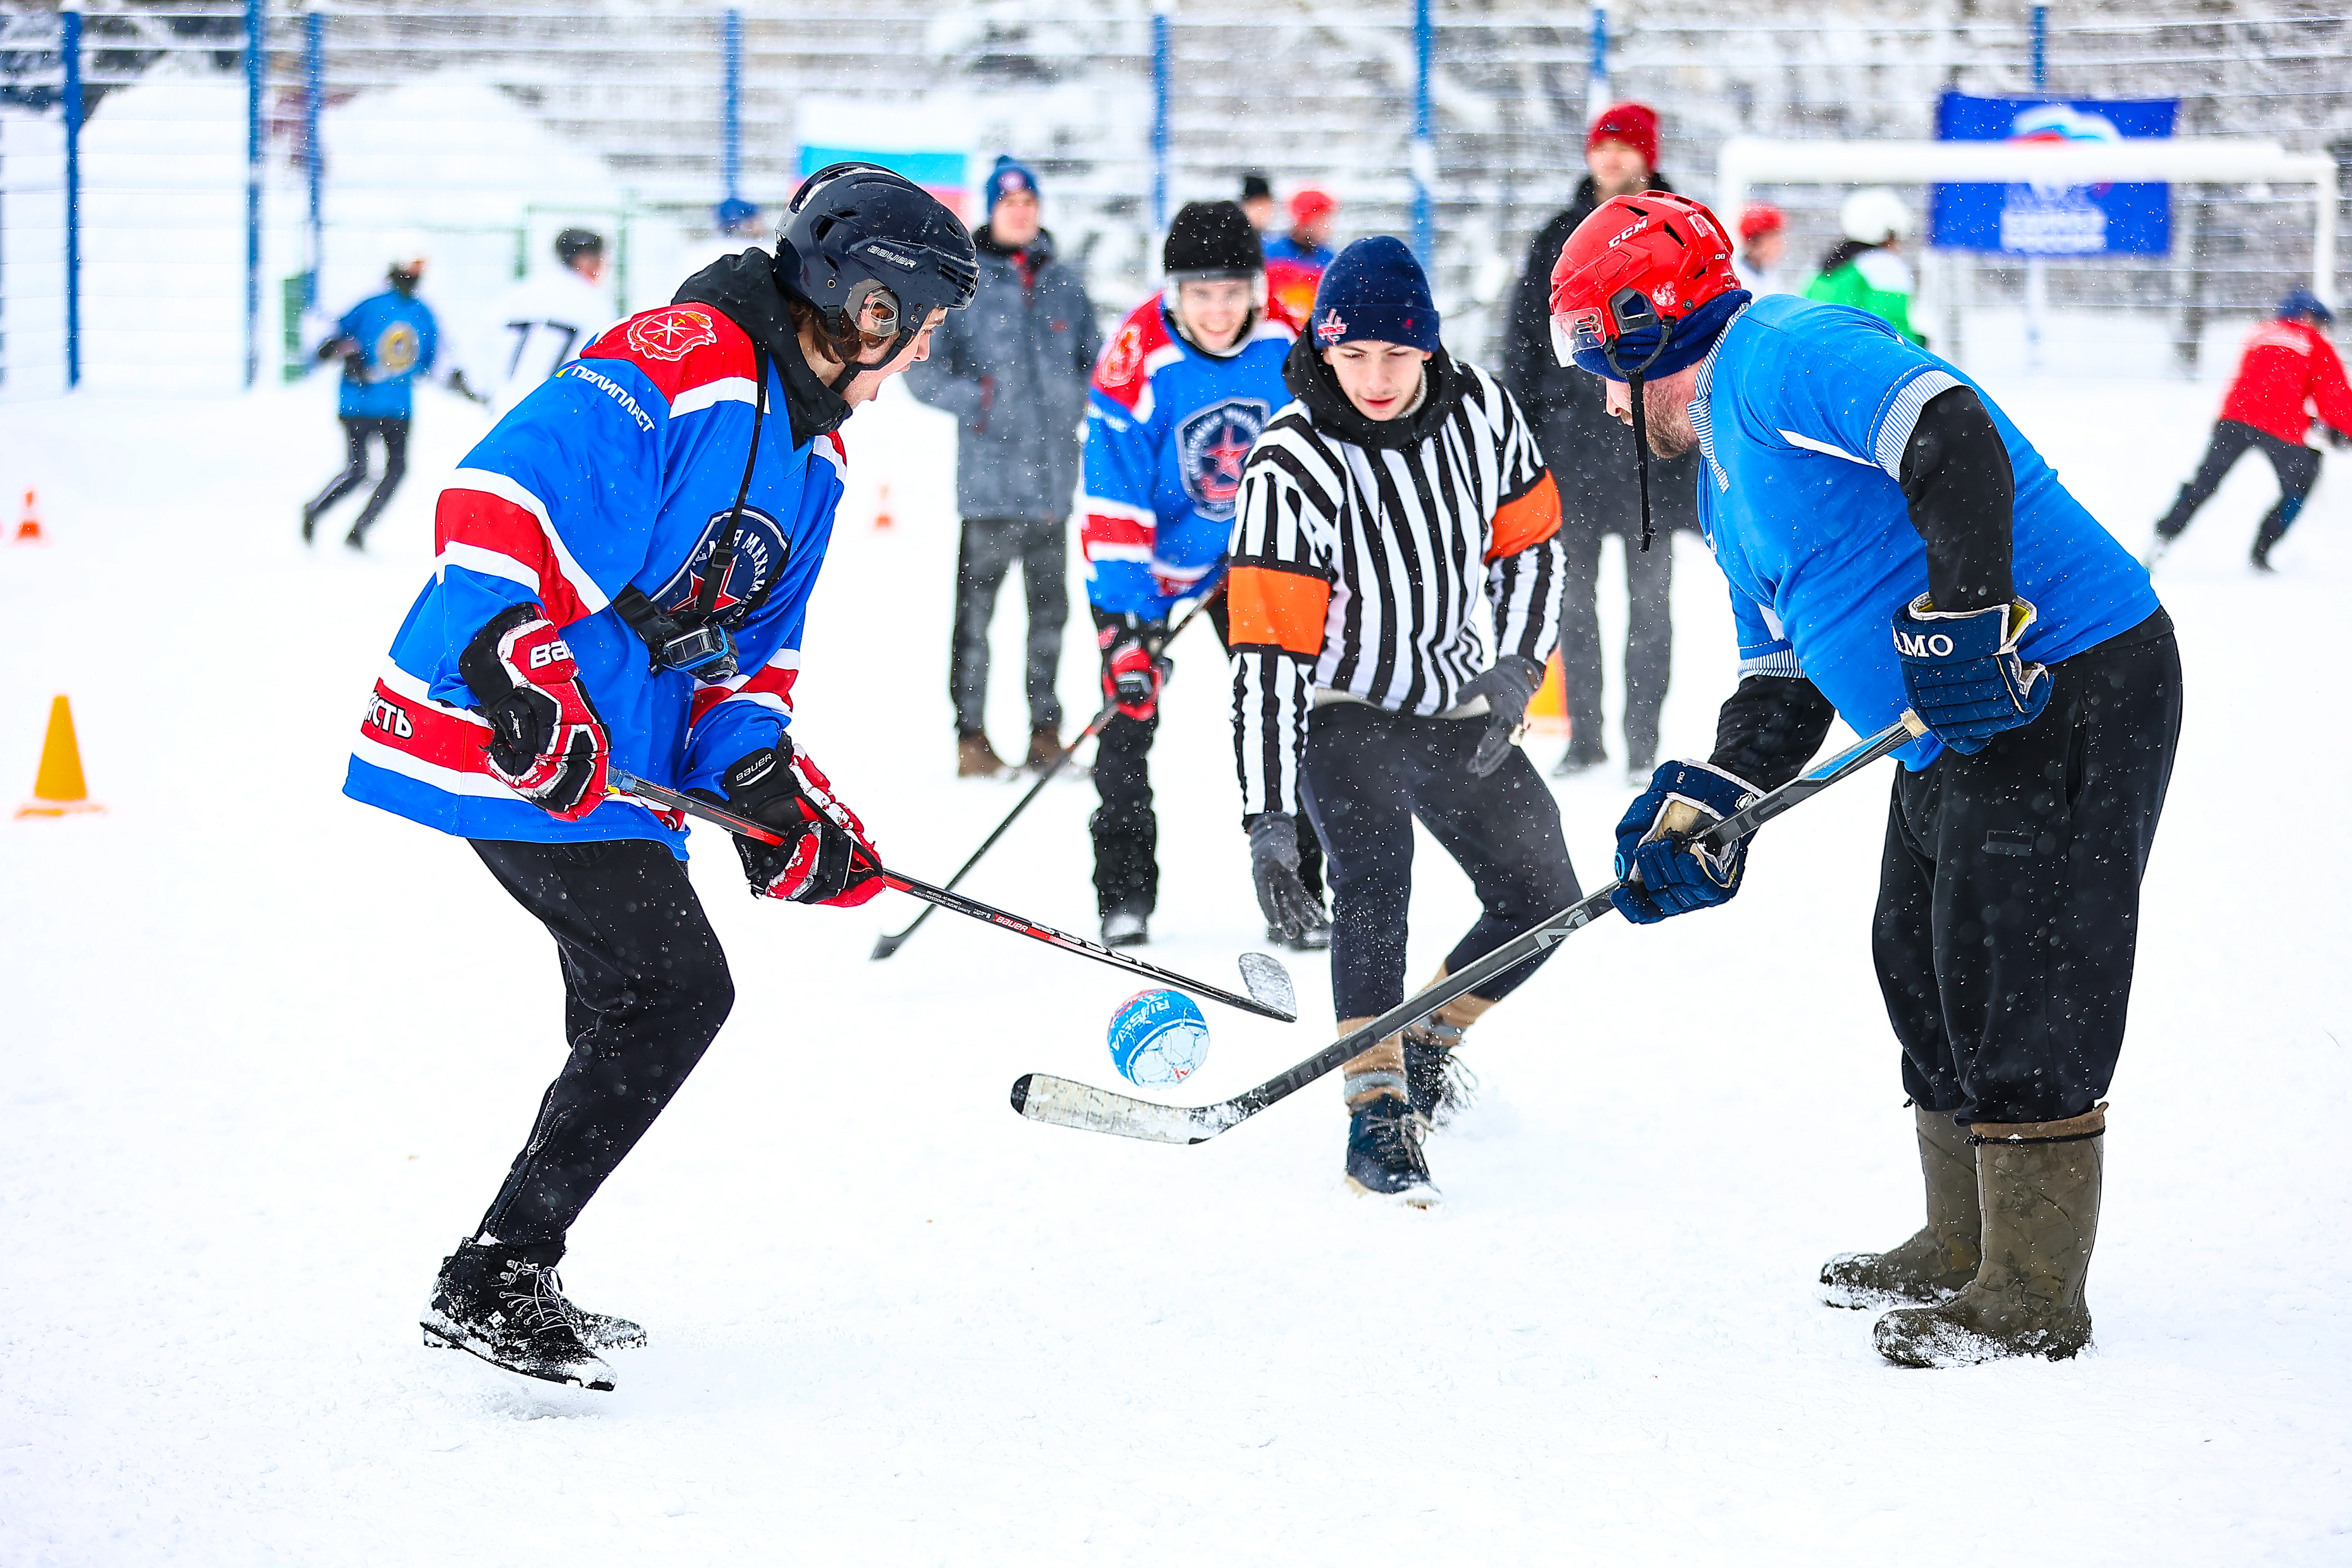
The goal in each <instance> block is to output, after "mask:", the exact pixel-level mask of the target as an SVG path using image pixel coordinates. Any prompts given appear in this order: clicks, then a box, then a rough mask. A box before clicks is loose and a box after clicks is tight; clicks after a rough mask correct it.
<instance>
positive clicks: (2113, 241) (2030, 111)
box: [1927, 92, 2180, 256]
mask: <svg viewBox="0 0 2352 1568" xmlns="http://www.w3.org/2000/svg"><path fill="white" fill-rule="evenodd" d="M2179 107H2180V100H2179V99H2170V98H2159V99H2105V100H2101V99H2074V100H2072V101H2068V100H2063V99H2046V98H1969V97H1968V96H1967V95H1965V94H1962V93H1957V92H1948V93H1946V94H1944V96H1943V98H1942V99H1941V100H1940V101H1939V102H1938V103H1937V106H1936V136H1937V140H1938V141H2020V142H2023V141H2124V140H2126V139H2133V140H2138V139H2142V138H2164V137H2169V136H2170V135H2171V134H2172V121H2173V118H2174V115H2175V113H2176V111H2178V110H2179ZM1927 235H1928V243H1930V244H1932V245H1935V246H1940V247H1942V248H1944V249H1947V250H1981V251H1992V252H1995V253H1997V254H2000V255H2002V256H2126V255H2129V256H2162V255H2164V254H2165V253H2166V252H2168V251H2169V250H2170V249H2171V248H2172V187H2171V186H2170V185H2167V184H2121V185H2040V184H2033V183H2024V182H2021V183H2016V184H2008V185H1978V184H1965V185H1957V184H1956V185H1937V187H1936V188H1935V194H1934V197H1933V200H1932V201H1931V203H1930V208H1929V222H1928V230H1927Z"/></svg>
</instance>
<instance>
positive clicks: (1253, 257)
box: [1160, 202, 1265, 277]
mask: <svg viewBox="0 0 2352 1568" xmlns="http://www.w3.org/2000/svg"><path fill="white" fill-rule="evenodd" d="M1160 270H1162V271H1163V272H1165V273H1167V274H1168V276H1169V277H1254V276H1255V275H1256V274H1258V273H1261V272H1264V271H1265V246H1263V245H1261V244H1260V243H1259V241H1258V237H1257V230H1255V229H1254V228H1252V227H1251V226H1250V221H1249V216H1248V214H1245V213H1244V212H1243V211H1242V209H1241V207H1240V205H1239V204H1236V203H1234V202H1187V203H1185V204H1184V205H1183V207H1182V208H1181V209H1180V210H1179V211H1178V213H1177V214H1176V221H1175V222H1174V223H1172V224H1170V225H1168V243H1167V244H1166V245H1164V246H1160Z"/></svg>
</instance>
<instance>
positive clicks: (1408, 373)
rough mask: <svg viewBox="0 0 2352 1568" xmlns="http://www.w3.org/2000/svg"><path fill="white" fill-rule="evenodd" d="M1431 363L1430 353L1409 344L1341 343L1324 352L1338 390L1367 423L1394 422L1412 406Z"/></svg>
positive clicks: (1324, 358)
mask: <svg viewBox="0 0 2352 1568" xmlns="http://www.w3.org/2000/svg"><path fill="white" fill-rule="evenodd" d="M1428 359H1429V350H1426V349H1416V348H1413V347H1412V346H1411V345H1410V344H1406V343H1381V342H1372V341H1363V342H1355V343H1342V344H1340V345H1339V347H1338V348H1336V349H1326V350H1323V362H1324V363H1325V364H1328V365H1329V366H1330V367H1331V373H1332V374H1333V375H1334V376H1336V377H1338V378H1339V390H1340V391H1341V392H1346V393H1347V394H1348V401H1349V402H1351V403H1353V404H1355V407H1356V412H1357V413H1360V414H1362V415H1363V416H1364V417H1365V418H1366V419H1383V420H1385V419H1394V418H1396V416H1397V415H1399V414H1401V413H1403V412H1404V411H1405V410H1406V409H1407V408H1408V407H1410V406H1412V394H1413V393H1414V392H1419V391H1420V390H1421V367H1422V366H1423V364H1424V363H1426V362H1427V361H1428Z"/></svg>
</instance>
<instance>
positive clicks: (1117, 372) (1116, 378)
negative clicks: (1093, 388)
mask: <svg viewBox="0 0 2352 1568" xmlns="http://www.w3.org/2000/svg"><path fill="white" fill-rule="evenodd" d="M1142 368H1143V329H1142V328H1141V327H1139V326H1138V325H1137V324H1136V323H1134V322H1132V321H1129V323H1128V324H1127V325H1126V326H1124V327H1121V328H1120V329H1118V336H1117V337H1115V338H1113V339H1112V340H1110V351H1109V352H1108V353H1107V354H1105V355H1104V356H1103V362H1102V382H1103V385H1105V386H1107V387H1123V386H1125V385H1126V384H1127V383H1128V382H1131V381H1133V380H1134V379H1135V372H1136V371H1139V370H1141V369H1142Z"/></svg>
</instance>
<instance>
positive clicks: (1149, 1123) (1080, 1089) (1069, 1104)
mask: <svg viewBox="0 0 2352 1568" xmlns="http://www.w3.org/2000/svg"><path fill="white" fill-rule="evenodd" d="M1926 733H1927V726H1925V725H1923V724H1921V723H1920V722H1919V720H1918V717H1917V716H1916V715H1914V714H1912V713H1909V712H1907V711H1906V713H1905V714H1904V716H1902V717H1901V718H1899V719H1897V720H1895V722H1894V723H1893V724H1891V725H1888V726H1887V727H1885V729H1882V730H1880V731H1879V732H1878V733H1877V734H1876V735H1874V736H1872V737H1869V738H1868V739H1866V740H1860V741H1856V742H1855V743H1854V744H1853V746H1850V747H1847V748H1846V749H1845V750H1843V751H1841V752H1839V753H1838V754H1837V755H1836V756H1835V757H1832V758H1830V759H1829V760H1828V761H1826V762H1824V763H1822V765H1821V766H1820V767H1818V768H1811V769H1810V770H1808V771H1807V772H1805V773H1804V774H1802V775H1801V776H1800V777H1798V778H1795V779H1790V780H1789V782H1787V783H1786V784H1783V785H1781V786H1780V788H1779V789H1774V790H1772V791H1771V792H1770V793H1769V794H1766V795H1764V796H1761V797H1760V798H1759V799H1758V800H1754V801H1751V802H1750V803H1749V804H1748V805H1747V806H1745V807H1743V808H1741V809H1740V810H1738V811H1735V812H1733V813H1732V814H1731V815H1730V816H1728V817H1726V818H1725V819H1724V820H1723V821H1719V822H1717V824H1716V825H1715V826H1714V827H1712V828H1710V829H1708V830H1707V831H1706V832H1705V833H1704V834H1702V835H1700V840H1699V841H1700V842H1702V843H1704V844H1705V845H1706V847H1707V848H1709V849H1714V850H1720V849H1724V848H1726V847H1727V846H1729V845H1730V844H1732V843H1734V842H1736V841H1738V840H1740V839H1743V838H1746V837H1747V836H1748V834H1750V833H1752V832H1754V831H1756V830H1757V829H1758V828H1759V827H1761V826H1762V825H1763V824H1764V823H1766V822H1769V821H1771V820H1772V819H1773V818H1775V817H1777V816H1779V815H1780V814H1781V813H1782V812H1784V811H1787V810H1790V809H1791V808H1792V807H1795V806H1797V805H1799V804H1801V802H1803V801H1805V800H1811V798H1812V797H1814V796H1815V795H1818V794H1820V793H1821V792H1822V790H1824V789H1828V788H1829V787H1830V786H1831V785H1832V784H1835V783H1837V782H1838V781H1839V780H1840V779H1847V778H1851V777H1852V776H1853V775H1854V774H1856V773H1859V772H1861V771H1862V770H1863V769H1864V768H1867V767H1869V766H1870V765H1871V764H1872V763H1874V762H1875V761H1877V760H1878V759H1879V758H1882V757H1885V756H1888V755H1890V754H1891V753H1893V752H1896V751H1899V750H1901V749H1902V748H1903V747H1906V746H1908V745H1910V744H1911V743H1912V742H1913V741H1914V740H1916V739H1917V738H1918V737H1920V736H1922V735H1925V734H1926ZM1620 885H1622V884H1621V883H1616V882H1613V881H1612V883H1609V885H1608V886H1607V887H1604V888H1602V889H1601V890H1600V891H1599V892H1597V893H1594V894H1589V895H1587V896H1586V897H1585V898H1583V899H1582V900H1580V902H1578V903H1576V904H1570V905H1569V907H1568V908H1566V909H1564V910H1562V911H1560V913H1559V914H1558V915H1553V916H1552V917H1551V918H1550V919H1549V920H1547V921H1545V922H1544V923H1543V924H1542V925H1538V926H1537V927H1536V928H1535V929H1534V930H1532V931H1528V932H1523V933H1521V934H1520V935H1519V936H1514V937H1512V938H1511V939H1510V940H1509V941H1508V942H1506V943H1504V944H1503V945H1502V946H1499V947H1497V948H1496V949H1495V950H1494V951H1493V952H1491V953H1488V954H1486V956H1483V957H1480V958H1478V959H1475V960H1474V961H1473V962H1471V963H1469V964H1466V965H1465V966H1463V967H1462V968H1460V969H1458V970H1456V971H1455V972H1454V973H1453V974H1450V975H1448V976H1446V977H1445V978H1444V979H1442V980H1440V981H1438V982H1437V983H1436V984H1435V985H1433V986H1431V987H1430V988H1427V989H1426V990H1423V991H1418V992H1415V993H1414V994H1413V995H1412V996H1410V997H1407V998H1405V999H1404V1000H1403V1001H1402V1002H1399V1003H1398V1004H1397V1005H1396V1006H1395V1007H1392V1008H1391V1009H1389V1010H1388V1011H1387V1012H1385V1013H1382V1014H1381V1016H1380V1017H1379V1018H1376V1019H1373V1020H1372V1021H1371V1022H1370V1023H1368V1024H1366V1025H1364V1026H1363V1027H1362V1028H1361V1029H1359V1030H1354V1031H1352V1032H1350V1033H1349V1034H1347V1035H1345V1036H1343V1037H1342V1038H1340V1039H1339V1040H1335V1041H1333V1042H1332V1043H1331V1044H1329V1045H1327V1046H1325V1047H1324V1048H1323V1049H1322V1050H1321V1051H1317V1052H1316V1053H1315V1054H1314V1055H1313V1056H1310V1057H1308V1058H1307V1060H1306V1061H1302V1062H1300V1063H1299V1064H1298V1065H1297V1066H1296V1067H1294V1068H1292V1069H1290V1070H1289V1071H1286V1072H1283V1073H1279V1074H1277V1075H1276V1076H1275V1077H1272V1078H1269V1079H1267V1080H1266V1081H1265V1082H1263V1083H1261V1084H1259V1085H1258V1086H1257V1087H1256V1088H1255V1089H1253V1090H1250V1091H1249V1092H1247V1093H1244V1094H1236V1095H1235V1096H1234V1097H1233V1098H1232V1099H1230V1100H1221V1101H1219V1102H1217V1103H1215V1104H1213V1105H1162V1104H1159V1103H1154V1102H1152V1101H1150V1100H1138V1099H1136V1098H1135V1097H1133V1096H1132V1095H1128V1094H1120V1093H1117V1092H1113V1091H1111V1090H1108V1089H1095V1088H1090V1087H1088V1086H1087V1085H1086V1084H1084V1083H1076V1082H1071V1081H1070V1080H1069V1079H1066V1078H1056V1077H1055V1076H1053V1075H1052V1074H1051V1073H1045V1072H1026V1073H1024V1074H1022V1075H1021V1076H1020V1077H1019V1078H1018V1079H1015V1080H1014V1081H1013V1110H1015V1111H1017V1112H1019V1113H1021V1114H1022V1115H1024V1116H1026V1117H1027V1118H1028V1119H1029V1120H1031V1121H1033V1122H1049V1123H1052V1124H1054V1125H1055V1126H1057V1127H1076V1128H1078V1129H1080V1130H1081V1131H1084V1132H1089V1133H1108V1134H1112V1135H1113V1136H1115V1137H1121V1138H1142V1139H1146V1140H1149V1141H1150V1142H1152V1143H1158V1144H1201V1143H1206V1142H1207V1141H1208V1140H1209V1139H1211V1138H1213V1137H1215V1136H1216V1135H1217V1134H1219V1133H1222V1132H1224V1131H1226V1130H1227V1129H1228V1128H1232V1127H1236V1126H1239V1125H1240V1124H1242V1123H1244V1122H1246V1121H1247V1120H1249V1119H1250V1118H1251V1117H1252V1116H1255V1115H1256V1114H1257V1113H1259V1112H1260V1111H1263V1110H1265V1108H1266V1107H1267V1106H1268V1105H1271V1104H1273V1103H1275V1102H1276V1101H1277V1100H1280V1099H1283V1098H1284V1097H1286V1095H1289V1094H1292V1093H1295V1092H1297V1091H1298V1090H1301V1089H1304V1088H1305V1087H1307V1085H1308V1084H1309V1083H1312V1082H1315V1081H1316V1080H1317V1079H1318V1078H1320V1077H1322V1076H1323V1075H1324V1074H1325V1073H1327V1072H1329V1071H1331V1070H1332V1069H1333V1068H1335V1067H1338V1066H1339V1064H1340V1063H1342V1062H1344V1061H1351V1060H1353V1059H1354V1058H1355V1057H1358V1056H1360V1055H1361V1054H1363V1052H1365V1051H1369V1050H1370V1049H1371V1048H1372V1047H1373V1046H1374V1045H1376V1044H1378V1043H1379V1042H1380V1041H1381V1040H1386V1039H1387V1038H1388V1037H1389V1036H1391V1035H1392V1034H1394V1033H1396V1032H1397V1031H1398V1030H1402V1029H1408V1028H1411V1027H1412V1025H1414V1024H1417V1023H1419V1022H1420V1021H1421V1020H1422V1019H1425V1018H1428V1017H1429V1016H1430V1015H1431V1014H1433V1013H1434V1012H1436V1011H1437V1010H1438V1009H1440V1008H1442V1007H1444V1006H1445V1004H1446V1003H1448V1002H1450V1001H1453V1000H1454V999H1455V998H1460V997H1466V996H1468V995H1469V994H1470V993H1471V992H1473V991H1475V990H1476V989H1477V988H1479V987H1480V986H1481V985H1483V984H1485V983H1486V981H1487V980H1489V979H1492V978H1493V977H1495V976H1496V975H1499V974H1501V973H1503V971H1505V970H1506V969H1509V968H1511V967H1515V966H1517V965H1519V964H1523V963H1525V962H1527V961H1528V959H1529V958H1532V957H1534V956H1536V955H1537V954H1538V953H1541V952H1543V951H1544V950H1545V949H1546V948H1548V947H1550V946H1552V945H1553V944H1554V943H1557V942H1560V941H1563V940H1565V939H1566V938H1567V937H1568V936H1571V935H1573V934H1574V933H1575V932H1577V931H1580V930H1581V929H1583V928H1584V927H1585V926H1587V925H1591V924H1592V922H1593V921H1595V920H1597V919H1599V918H1600V917H1601V915H1606V914H1607V913H1608V912H1609V911H1610V910H1611V909H1612V908H1613V907H1615V906H1614V905H1613V904H1611V903H1610V901H1609V895H1610V894H1611V893H1612V892H1614V891H1615V890H1616V889H1617V888H1618V887H1619V886H1620Z"/></svg>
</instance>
